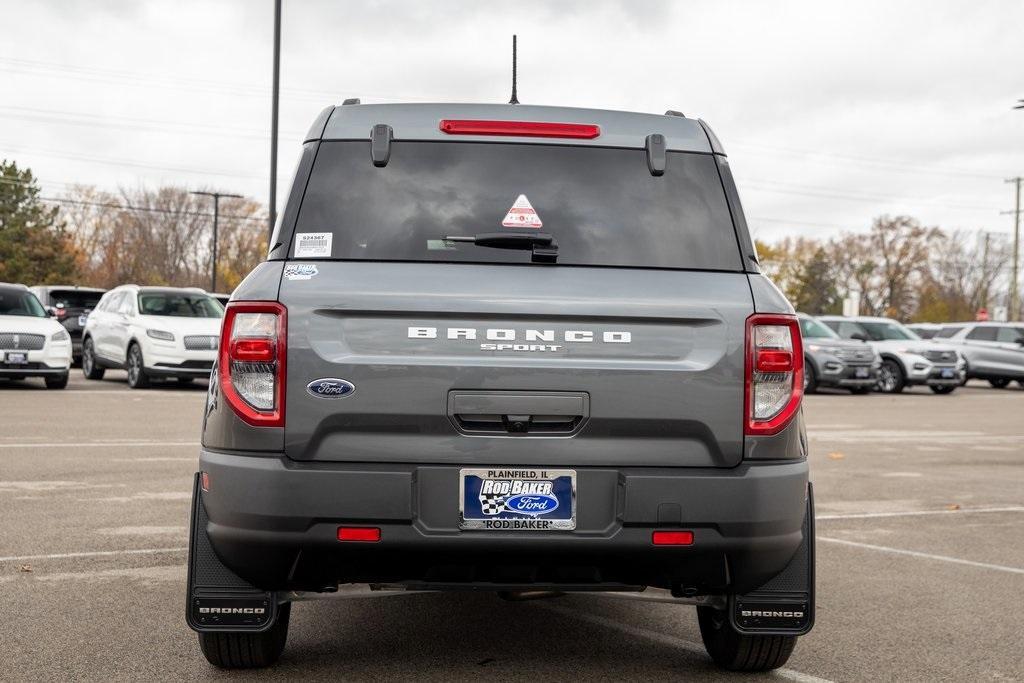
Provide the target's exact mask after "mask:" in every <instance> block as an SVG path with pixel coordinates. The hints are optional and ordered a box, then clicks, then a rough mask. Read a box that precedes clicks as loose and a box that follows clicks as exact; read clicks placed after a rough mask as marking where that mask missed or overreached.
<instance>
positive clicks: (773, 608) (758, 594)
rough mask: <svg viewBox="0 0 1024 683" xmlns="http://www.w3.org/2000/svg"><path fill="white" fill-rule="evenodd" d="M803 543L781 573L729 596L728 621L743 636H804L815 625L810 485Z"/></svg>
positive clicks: (812, 523) (811, 495)
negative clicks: (752, 634) (745, 592)
mask: <svg viewBox="0 0 1024 683" xmlns="http://www.w3.org/2000/svg"><path fill="white" fill-rule="evenodd" d="M803 535H804V540H803V542H802V543H801V544H800V547H799V548H798V549H797V551H796V554H795V555H793V559H792V560H790V561H789V564H788V565H786V568H785V569H784V570H782V572H781V573H780V574H778V575H777V576H775V577H773V578H772V579H771V580H770V581H768V583H766V584H764V585H763V586H761V587H760V588H758V589H757V590H755V591H752V592H750V593H747V594H746V595H733V596H730V597H729V618H730V619H731V621H732V625H733V626H734V627H735V628H736V630H737V631H739V632H741V633H759V634H766V635H802V634H804V633H807V632H808V631H810V630H811V626H813V625H814V491H813V488H812V486H811V485H810V484H808V486H807V512H806V513H805V514H804V526H803Z"/></svg>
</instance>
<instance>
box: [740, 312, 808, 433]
mask: <svg viewBox="0 0 1024 683" xmlns="http://www.w3.org/2000/svg"><path fill="white" fill-rule="evenodd" d="M746 345H747V354H746V356H747V358H746V390H745V392H744V421H745V426H744V432H745V433H746V434H751V435H765V436H768V435H771V434H777V433H779V432H780V431H782V430H783V429H784V428H785V427H786V425H788V424H789V423H790V422H791V421H792V419H793V417H794V416H795V415H796V413H797V411H798V410H799V409H800V401H801V398H802V397H803V393H804V351H803V343H802V340H801V337H800V324H799V322H798V321H797V319H796V316H793V315H783V314H762V313H755V314H754V315H752V316H750V317H749V318H747V331H746Z"/></svg>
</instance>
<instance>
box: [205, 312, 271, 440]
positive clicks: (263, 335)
mask: <svg viewBox="0 0 1024 683" xmlns="http://www.w3.org/2000/svg"><path fill="white" fill-rule="evenodd" d="M287 330H288V312H287V310H286V309H285V307H284V306H282V305H281V304H279V303H277V302H274V301H232V302H231V303H229V304H228V306H227V309H226V310H225V311H224V323H223V326H222V327H221V331H220V360H219V363H218V364H219V366H220V367H219V368H218V371H217V372H218V378H219V382H220V389H221V393H222V394H223V396H224V398H225V400H226V401H227V403H228V405H230V406H231V409H232V410H234V411H235V414H237V415H238V416H239V417H240V418H242V419H243V420H244V421H246V422H247V423H249V424H251V425H254V426H256V427H283V426H284V382H285V359H286V357H287V353H286V352H287V348H286V340H287Z"/></svg>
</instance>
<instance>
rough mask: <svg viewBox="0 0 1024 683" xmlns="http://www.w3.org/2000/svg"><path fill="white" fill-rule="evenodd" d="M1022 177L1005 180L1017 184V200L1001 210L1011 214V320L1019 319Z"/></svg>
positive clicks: (1023, 179)
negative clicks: (1005, 209) (1012, 207)
mask: <svg viewBox="0 0 1024 683" xmlns="http://www.w3.org/2000/svg"><path fill="white" fill-rule="evenodd" d="M1022 181H1024V178H1021V177H1020V176H1017V177H1016V178H1008V179H1007V180H1006V182H1008V183H1014V184H1015V185H1016V186H1017V202H1016V204H1015V206H1014V209H1013V211H1003V214H1013V265H1012V266H1011V267H1010V268H1011V269H1010V315H1009V318H1010V320H1011V321H1014V322H1016V321H1018V320H1020V290H1019V289H1018V283H1017V281H1018V274H1019V272H1020V270H1019V269H1020V184H1021V182H1022Z"/></svg>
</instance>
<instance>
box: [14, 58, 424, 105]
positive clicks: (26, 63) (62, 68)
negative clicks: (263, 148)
mask: <svg viewBox="0 0 1024 683" xmlns="http://www.w3.org/2000/svg"><path fill="white" fill-rule="evenodd" d="M0 71H7V72H11V73H25V72H28V73H33V74H34V75H38V76H44V77H48V78H64V79H67V78H74V80H76V81H83V80H84V81H91V82H99V83H111V84H123V85H131V86H136V87H145V88H154V87H155V88H168V87H171V88H178V89H182V90H189V91H193V92H197V91H198V92H209V93H213V94H217V95H234V96H243V97H253V98H263V97H266V90H267V87H266V86H265V85H261V84H255V83H241V82H238V81H218V80H211V79H202V78H195V77H185V78H182V77H174V76H167V75H165V74H156V73H152V72H150V73H143V72H138V71H127V70H123V69H107V68H98V67H83V66H80V65H72V64H63V63H58V62H44V61H41V60H31V59H19V58H11V57H0ZM281 92H282V93H285V94H287V95H288V98H289V99H290V100H305V101H309V102H316V103H319V104H321V105H322V104H323V103H324V102H332V101H340V100H343V99H345V98H346V97H347V96H348V95H346V94H345V93H343V92H337V91H333V90H324V89H320V88H299V87H294V86H293V87H289V88H282V89H281ZM359 94H360V96H361V97H363V98H364V99H365V98H368V97H369V98H375V99H382V100H393V101H395V100H403V101H410V102H414V101H423V102H436V101H438V99H439V98H438V97H436V96H433V97H423V96H411V95H395V94H388V93H372V92H360V93H359ZM349 95H351V93H349Z"/></svg>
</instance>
